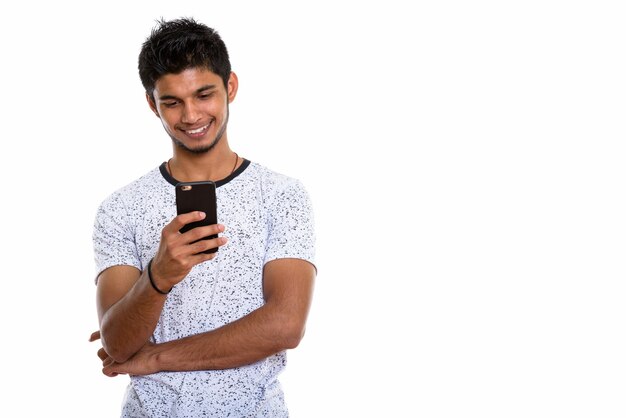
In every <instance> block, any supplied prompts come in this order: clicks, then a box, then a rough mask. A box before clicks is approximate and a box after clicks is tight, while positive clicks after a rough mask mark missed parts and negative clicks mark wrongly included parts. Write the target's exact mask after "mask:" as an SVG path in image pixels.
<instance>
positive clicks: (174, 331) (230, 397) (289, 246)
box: [93, 160, 315, 417]
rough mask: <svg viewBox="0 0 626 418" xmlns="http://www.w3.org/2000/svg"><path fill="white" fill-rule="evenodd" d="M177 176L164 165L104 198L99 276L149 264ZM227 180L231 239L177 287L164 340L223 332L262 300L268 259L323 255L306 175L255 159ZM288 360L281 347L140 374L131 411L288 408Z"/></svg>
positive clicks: (222, 412)
mask: <svg viewBox="0 0 626 418" xmlns="http://www.w3.org/2000/svg"><path fill="white" fill-rule="evenodd" d="M175 183H176V181H175V180H174V179H172V178H171V177H169V174H168V173H167V171H166V170H165V169H164V166H163V165H162V166H161V167H157V168H155V169H154V170H152V171H150V172H149V173H147V174H146V175H145V176H143V177H141V178H140V179H138V180H136V181H134V182H133V183H131V184H129V185H127V186H126V187H124V188H122V189H120V190H118V191H116V192H115V193H113V194H112V195H111V196H109V197H108V198H107V199H106V200H104V202H103V203H102V204H101V205H100V207H99V209H98V211H97V214H96V220H95V227H94V235H93V238H94V252H95V260H96V273H97V274H100V273H101V272H102V271H104V270H105V269H107V268H109V267H112V266H116V265H130V266H134V267H136V268H138V269H139V270H143V269H144V267H145V266H147V263H148V262H149V261H150V259H151V258H152V257H154V255H155V254H156V251H157V249H158V245H159V241H160V236H161V230H162V229H163V227H164V226H165V225H166V224H168V223H169V222H170V221H171V220H172V219H173V218H174V217H175V216H176V198H175V189H174V184H175ZM217 186H218V187H217V189H216V193H217V203H218V207H217V212H218V222H219V223H222V224H224V225H225V226H226V231H225V232H224V233H223V235H224V236H226V237H228V239H229V242H228V244H227V245H225V246H223V247H220V249H219V251H218V255H217V257H215V258H214V259H213V260H210V261H207V262H204V263H202V264H199V265H196V266H195V267H194V268H193V269H192V271H191V272H190V273H189V274H188V275H187V277H186V278H185V279H184V280H183V281H181V282H180V283H179V284H177V285H176V286H175V287H174V288H173V289H172V291H171V293H169V294H168V296H167V300H166V302H165V305H164V307H163V311H162V312H161V317H160V319H159V321H158V323H157V326H156V329H155V331H154V334H153V336H152V338H153V341H154V342H155V343H162V342H166V341H171V340H174V339H179V338H183V337H186V336H189V335H194V334H198V333H202V332H207V331H210V330H213V329H215V328H218V327H220V326H222V325H224V324H227V323H230V322H232V321H234V320H236V319H239V318H241V317H242V316H245V315H246V314H248V313H250V312H252V311H253V310H255V309H257V308H259V307H260V306H261V305H263V303H264V301H263V289H262V274H263V266H264V265H265V263H267V262H269V261H271V260H275V259H279V258H299V259H303V260H306V261H309V262H311V263H314V257H315V248H314V246H315V238H314V226H313V215H312V208H311V204H310V199H309V197H308V194H307V192H306V190H305V189H304V187H303V186H302V184H301V183H300V182H299V181H298V180H295V179H293V178H290V177H287V176H284V175H281V174H278V173H275V172H273V171H271V170H269V169H267V168H265V167H263V166H261V165H259V164H256V163H252V162H250V161H247V160H245V161H244V164H242V165H241V166H240V167H239V168H238V169H237V170H236V171H235V173H233V174H232V175H231V176H229V177H228V178H227V179H224V180H223V181H220V182H217ZM285 364H286V353H285V352H281V353H278V354H275V355H273V356H270V357H268V358H266V359H264V360H262V361H259V362H257V363H254V364H251V365H248V366H243V367H237V368H233V369H226V370H208V371H196V372H161V373H156V374H152V375H148V376H132V377H131V385H132V388H129V389H130V390H129V392H128V393H127V396H126V398H125V400H124V407H123V412H122V416H124V417H127V416H129V417H130V416H148V417H172V416H176V417H199V416H207V417H213V416H215V417H222V416H223V417H225V416H230V417H257V416H258V417H262V416H267V417H283V416H288V413H287V408H286V406H285V403H284V401H283V393H282V389H281V388H280V384H279V382H278V380H277V376H278V374H279V373H280V372H281V371H282V370H283V368H284V367H285Z"/></svg>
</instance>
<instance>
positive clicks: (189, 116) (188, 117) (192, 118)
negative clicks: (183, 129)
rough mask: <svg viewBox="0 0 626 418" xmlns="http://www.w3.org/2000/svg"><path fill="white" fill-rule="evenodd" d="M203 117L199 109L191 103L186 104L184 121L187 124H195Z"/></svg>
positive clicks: (183, 115)
mask: <svg viewBox="0 0 626 418" xmlns="http://www.w3.org/2000/svg"><path fill="white" fill-rule="evenodd" d="M200 118H201V116H200V111H199V109H198V108H197V107H196V106H194V105H193V104H191V103H188V104H185V107H184V108H183V114H182V122H183V123H187V124H190V125H192V124H194V123H196V122H197V121H199V120H200Z"/></svg>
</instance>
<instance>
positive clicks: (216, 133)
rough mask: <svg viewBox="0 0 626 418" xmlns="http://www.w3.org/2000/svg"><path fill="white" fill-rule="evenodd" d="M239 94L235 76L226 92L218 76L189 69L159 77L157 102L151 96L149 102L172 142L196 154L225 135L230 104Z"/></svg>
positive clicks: (233, 75) (156, 89) (205, 71)
mask: <svg viewBox="0 0 626 418" xmlns="http://www.w3.org/2000/svg"><path fill="white" fill-rule="evenodd" d="M236 93H237V77H236V76H235V74H234V73H232V74H231V76H230V78H229V81H228V91H227V90H226V89H225V88H224V83H223V82H222V79H221V78H220V77H219V76H218V75H217V74H215V73H213V72H211V71H209V70H207V69H204V68H190V69H187V70H184V71H183V72H181V73H180V74H166V75H164V76H162V77H161V78H159V79H158V80H157V82H156V84H155V88H154V93H153V97H154V101H152V100H151V98H150V97H148V103H149V104H150V108H151V109H152V111H153V112H154V113H155V114H156V115H157V116H158V117H159V118H160V119H161V122H162V123H163V127H164V128H165V131H166V132H167V133H168V134H169V136H170V137H171V138H172V141H174V143H175V144H176V145H178V146H179V147H181V148H182V149H184V150H186V151H188V152H191V153H196V154H197V153H203V152H207V151H209V150H211V149H212V148H213V147H214V146H215V145H216V144H217V143H218V142H219V140H220V139H221V138H222V136H223V135H224V133H225V132H226V126H227V124H228V104H229V103H230V102H231V101H232V100H233V99H234V98H235V94H236Z"/></svg>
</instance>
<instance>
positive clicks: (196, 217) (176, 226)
mask: <svg viewBox="0 0 626 418" xmlns="http://www.w3.org/2000/svg"><path fill="white" fill-rule="evenodd" d="M204 218H206V213H204V212H200V211H194V212H189V213H183V214H182V215H178V216H177V217H175V218H174V219H172V222H170V223H169V224H167V225H165V228H163V232H164V233H166V232H167V233H178V231H180V229H181V228H182V227H183V226H185V225H187V224H190V223H192V222H198V221H201V220H203V219H204Z"/></svg>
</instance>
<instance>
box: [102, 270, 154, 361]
mask: <svg viewBox="0 0 626 418" xmlns="http://www.w3.org/2000/svg"><path fill="white" fill-rule="evenodd" d="M165 300H166V297H165V296H164V295H161V294H159V293H158V292H156V291H155V290H154V289H153V288H152V286H151V284H150V281H149V279H148V277H147V272H145V271H144V272H143V273H141V275H140V276H139V278H138V279H137V280H136V281H135V283H134V285H133V286H132V287H131V288H130V289H129V290H128V292H127V293H126V294H125V295H124V296H123V297H122V298H121V299H120V300H119V301H117V302H116V303H115V304H114V305H112V306H111V307H110V308H109V309H108V310H107V311H106V312H105V313H104V314H103V315H102V319H101V321H100V330H101V335H102V345H103V347H104V349H105V350H106V351H107V353H108V354H109V355H110V356H111V357H112V358H114V359H115V360H116V361H117V362H124V361H126V360H127V359H128V358H129V357H131V356H132V355H133V354H135V353H136V352H137V351H139V349H140V348H141V347H143V346H144V345H145V343H146V342H147V341H148V339H149V338H150V336H151V335H152V333H153V332H154V329H155V327H156V324H157V322H158V320H159V317H160V315H161V311H162V309H163V305H164V303H165Z"/></svg>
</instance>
